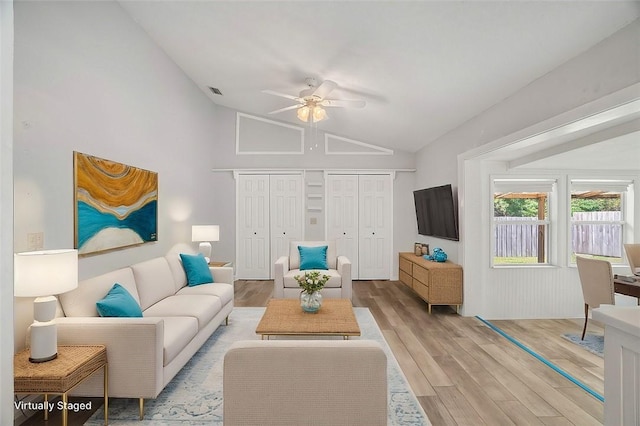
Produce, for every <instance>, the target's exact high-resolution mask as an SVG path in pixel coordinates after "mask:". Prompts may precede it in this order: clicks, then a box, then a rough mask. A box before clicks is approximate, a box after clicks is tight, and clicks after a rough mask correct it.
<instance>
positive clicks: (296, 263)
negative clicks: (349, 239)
mask: <svg viewBox="0 0 640 426" xmlns="http://www.w3.org/2000/svg"><path fill="white" fill-rule="evenodd" d="M298 246H305V247H318V246H327V266H328V267H329V269H337V268H338V266H337V262H338V255H337V254H336V244H335V242H334V241H291V242H290V243H289V269H300V252H299V251H298Z"/></svg>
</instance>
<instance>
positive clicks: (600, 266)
mask: <svg viewBox="0 0 640 426" xmlns="http://www.w3.org/2000/svg"><path fill="white" fill-rule="evenodd" d="M576 263H577V265H578V275H580V284H581V285H582V296H583V297H584V328H583V329H582V337H581V339H582V340H584V335H585V333H586V332H587V321H588V320H589V308H591V309H593V308H597V307H599V306H600V305H614V304H615V298H614V289H613V272H612V270H611V264H610V263H609V262H607V261H606V260H600V259H592V258H588V257H582V256H577V257H576Z"/></svg>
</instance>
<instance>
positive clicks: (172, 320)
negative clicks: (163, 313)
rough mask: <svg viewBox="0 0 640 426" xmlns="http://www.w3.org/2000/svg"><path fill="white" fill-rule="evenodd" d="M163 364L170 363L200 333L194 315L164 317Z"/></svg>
mask: <svg viewBox="0 0 640 426" xmlns="http://www.w3.org/2000/svg"><path fill="white" fill-rule="evenodd" d="M163 321H164V342H163V364H164V365H165V366H166V365H168V364H169V363H170V362H171V361H173V359H174V358H175V357H176V356H177V355H178V354H179V353H180V352H182V350H183V349H184V348H185V346H187V344H188V343H189V342H190V341H191V339H193V337H194V336H195V335H196V334H197V333H198V320H197V319H196V318H194V317H164V318H163Z"/></svg>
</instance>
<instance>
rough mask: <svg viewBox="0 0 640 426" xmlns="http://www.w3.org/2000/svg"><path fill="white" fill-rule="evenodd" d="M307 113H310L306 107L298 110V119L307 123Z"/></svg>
mask: <svg viewBox="0 0 640 426" xmlns="http://www.w3.org/2000/svg"><path fill="white" fill-rule="evenodd" d="M309 112H311V111H310V109H309V107H308V106H306V105H304V106H302V107H300V108H298V112H297V114H298V118H299V119H300V120H302V121H304V122H305V123H306V122H307V121H309Z"/></svg>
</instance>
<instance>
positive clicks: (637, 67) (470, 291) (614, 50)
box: [416, 21, 640, 318]
mask: <svg viewBox="0 0 640 426" xmlns="http://www.w3.org/2000/svg"><path fill="white" fill-rule="evenodd" d="M639 81H640V21H635V22H634V23H632V24H631V25H629V26H627V27H626V28H624V29H622V30H621V31H619V32H618V33H616V34H614V35H613V36H611V37H610V38H608V39H606V40H604V41H602V42H601V43H599V44H598V45H596V46H594V47H593V48H591V49H589V50H588V51H586V52H584V53H583V54H581V55H579V56H577V57H576V58H573V59H571V60H569V61H568V62H566V63H565V64H563V65H562V66H560V67H558V68H557V69H555V70H554V71H552V72H550V73H549V74H547V75H545V76H543V77H541V78H539V79H538V80H536V81H534V82H532V83H531V84H529V85H528V86H527V87H525V88H523V89H521V90H520V91H518V92H517V93H515V94H513V95H512V96H510V97H509V98H507V99H505V100H504V101H503V102H501V103H499V104H497V105H496V106H494V107H492V108H491V109H489V110H487V111H485V112H484V113H482V114H480V115H478V116H477V117H475V118H473V119H472V120H470V121H468V122H467V123H465V124H464V125H462V126H460V127H458V128H456V129H455V130H453V131H452V132H450V133H448V134H446V135H444V136H443V137H441V138H440V139H438V140H437V141H435V142H433V143H431V144H430V145H428V146H426V147H425V148H424V149H422V150H421V151H419V152H418V160H417V164H416V168H417V169H418V171H417V173H416V187H426V186H434V185H439V184H442V183H452V184H453V185H454V186H459V187H460V188H459V189H460V192H461V193H462V194H463V196H462V198H461V200H460V202H461V211H464V209H465V208H466V207H471V208H472V207H473V206H479V205H482V202H483V200H484V199H485V198H487V197H489V198H490V197H491V195H490V192H489V187H488V184H487V182H486V181H487V180H488V179H487V177H486V176H487V170H483V167H484V166H483V165H482V164H476V165H469V166H468V168H467V170H465V171H464V175H463V174H462V171H459V170H458V166H459V163H458V156H459V155H461V154H463V153H465V152H467V151H470V150H473V149H474V148H477V147H480V146H482V145H485V144H489V143H493V142H494V141H497V140H498V139H501V138H502V137H504V136H507V135H510V134H513V133H515V132H518V131H521V130H522V129H525V128H528V127H530V126H533V125H535V124H536V123H540V122H543V121H545V120H547V119H551V118H552V117H555V116H558V115H560V114H563V113H566V112H567V111H571V110H574V109H577V108H579V107H581V106H584V105H585V104H589V103H590V102H592V101H596V100H598V99H602V98H604V97H606V96H607V95H609V94H612V93H614V92H617V91H620V90H622V89H624V88H627V87H629V86H632V85H633V84H635V83H638V82H639ZM585 111H587V109H585ZM594 112H597V111H591V112H590V113H594ZM544 130H547V129H544ZM511 142H513V141H511ZM460 164H464V163H460ZM461 175H463V177H464V182H458V177H459V176H461ZM472 211H473V212H474V214H470V215H469V216H468V217H467V219H466V220H467V222H465V223H461V228H462V233H461V241H460V243H450V244H446V242H443V244H442V245H443V248H444V246H445V244H446V245H447V246H448V247H449V248H450V250H451V252H452V253H450V255H451V256H450V258H451V259H452V260H454V261H455V260H456V259H457V260H458V261H459V262H461V263H462V264H463V267H464V270H465V278H464V279H465V281H464V287H465V290H464V297H465V305H464V306H463V310H462V312H463V313H464V314H465V315H487V316H490V317H492V318H535V317H566V316H579V315H580V313H581V312H582V311H581V310H579V311H576V309H575V306H579V304H580V303H581V302H579V301H580V300H581V299H580V297H581V295H580V293H579V282H578V281H577V274H576V273H575V270H572V269H567V268H566V267H560V268H549V269H537V270H531V269H529V268H527V269H517V270H510V271H509V272H505V271H502V272H496V271H494V270H490V268H489V266H488V265H489V262H488V256H490V253H489V251H488V248H489V246H488V244H489V243H488V242H487V239H486V238H483V235H482V230H484V229H486V228H487V227H489V226H490V222H489V218H488V215H487V214H486V212H484V211H482V210H481V211H478V210H477V209H475V210H472ZM425 240H426V241H427V242H430V243H431V246H432V247H433V245H434V241H435V242H436V243H440V242H441V241H443V240H436V239H425ZM445 250H447V249H446V248H445ZM448 252H449V251H448ZM514 283H521V285H518V286H514ZM558 286H569V287H570V290H568V291H567V292H566V293H563V294H564V296H562V297H558V296H557V290H558V288H560V287H558ZM576 292H577V294H576ZM567 300H572V301H573V300H578V305H576V304H569V303H565V302H566V301H567Z"/></svg>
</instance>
